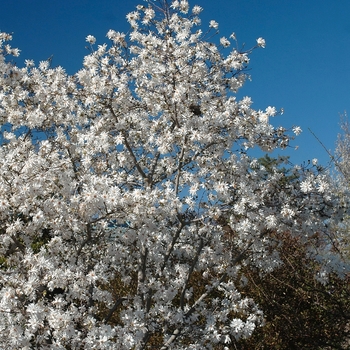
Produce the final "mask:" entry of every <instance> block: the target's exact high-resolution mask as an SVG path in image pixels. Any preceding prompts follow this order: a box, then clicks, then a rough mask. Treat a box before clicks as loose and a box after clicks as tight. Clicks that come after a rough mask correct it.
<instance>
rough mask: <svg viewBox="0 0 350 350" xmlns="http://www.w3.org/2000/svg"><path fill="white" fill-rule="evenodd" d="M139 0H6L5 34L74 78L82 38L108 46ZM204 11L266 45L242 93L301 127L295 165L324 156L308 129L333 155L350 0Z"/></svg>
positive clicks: (342, 103) (1, 17)
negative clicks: (111, 32) (110, 34)
mask: <svg viewBox="0 0 350 350" xmlns="http://www.w3.org/2000/svg"><path fill="white" fill-rule="evenodd" d="M139 3H141V4H142V3H143V1H142V0H128V1H126V0H79V1H78V0H61V1H58V0H52V1H47V0H9V1H3V3H2V10H1V12H0V30H1V31H3V32H10V33H13V34H14V39H13V42H12V46H14V47H18V48H19V49H21V56H20V57H19V58H16V62H17V64H18V65H19V66H22V65H23V62H24V60H25V59H34V60H35V62H36V63H39V61H42V60H45V59H47V58H49V57H50V56H51V55H53V62H52V64H53V66H57V65H61V66H63V67H64V68H65V69H66V71H67V72H68V73H70V74H73V73H75V72H76V71H77V70H79V69H80V68H81V66H82V61H83V57H84V55H86V54H87V53H88V51H87V50H86V49H85V46H86V42H85V37H86V36H87V35H88V34H92V35H94V36H95V37H96V38H97V43H99V44H101V43H104V42H108V40H107V38H106V36H105V35H106V33H107V31H108V30H109V29H114V30H117V31H127V30H128V24H127V22H126V19H125V16H126V14H127V13H128V12H130V11H133V10H134V8H135V6H136V5H137V4H139ZM195 4H197V5H200V6H202V7H203V8H204V11H203V13H202V15H201V18H202V25H203V26H204V27H206V26H207V25H208V23H209V21H210V20H211V19H215V20H216V21H217V22H219V30H220V35H222V36H226V37H228V36H229V35H230V34H231V33H232V32H235V33H236V36H237V39H238V42H239V43H240V44H242V45H243V44H244V43H245V45H246V47H247V48H250V47H251V46H253V45H255V40H256V39H257V38H258V37H263V38H265V40H266V48H265V49H264V50H263V49H260V50H256V51H255V52H254V53H253V55H252V56H251V63H250V69H251V70H250V72H249V73H250V74H251V77H252V81H251V82H248V83H247V84H246V85H245V86H244V87H243V89H242V91H241V94H242V95H247V96H251V97H252V100H253V101H254V105H253V107H254V108H255V109H264V108H265V107H267V106H269V105H271V106H275V107H276V108H277V109H280V108H283V109H284V115H282V116H280V117H276V119H275V120H274V123H275V124H281V125H283V126H284V127H286V128H288V127H291V126H293V125H299V126H301V128H302V129H303V133H302V134H301V135H300V136H299V137H297V138H296V140H294V141H293V145H294V146H296V145H298V146H299V148H298V150H297V151H294V150H293V149H289V150H287V151H285V152H281V153H280V154H283V155H284V154H285V155H287V154H289V155H290V156H291V161H292V162H293V163H297V164H300V163H302V162H303V161H306V162H307V161H308V160H309V159H313V158H318V159H319V160H320V163H321V164H323V165H326V163H327V162H328V161H329V157H328V156H327V153H326V151H325V150H324V149H323V148H322V146H321V145H320V144H319V143H318V141H317V140H316V139H315V138H314V137H313V136H312V135H311V133H310V132H309V131H308V128H311V129H312V131H313V132H314V133H315V134H316V135H317V136H318V138H319V139H320V140H322V142H323V144H324V145H325V146H326V148H327V149H329V150H334V147H335V141H336V138H337V134H338V132H339V131H340V128H339V121H340V115H341V114H343V113H344V111H349V113H350V99H349V95H350V21H349V16H350V1H348V0H323V1H322V0H307V1H302V0H215V1H213V0H197V1H191V0H190V5H192V6H193V5H195Z"/></svg>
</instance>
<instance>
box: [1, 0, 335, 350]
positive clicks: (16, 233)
mask: <svg viewBox="0 0 350 350" xmlns="http://www.w3.org/2000/svg"><path fill="white" fill-rule="evenodd" d="M164 3H166V2H164ZM150 4H151V2H150ZM201 10H202V9H201V8H200V7H199V6H195V7H194V8H193V10H192V12H190V8H189V4H188V2H187V1H185V0H181V1H173V2H172V5H171V7H170V8H164V9H162V10H160V9H159V8H157V6H154V7H152V6H151V7H149V8H145V7H143V6H139V7H138V8H137V10H136V11H134V12H132V13H130V14H129V15H128V16H127V20H128V21H129V23H130V25H131V27H132V29H131V32H130V34H129V35H128V36H127V35H126V34H123V33H120V32H116V31H113V30H110V31H109V32H108V33H107V37H108V38H109V39H110V40H111V42H112V45H111V47H108V46H107V45H100V46H98V48H97V49H96V50H93V51H92V52H91V53H90V54H89V55H88V56H86V57H85V58H84V63H83V68H82V69H81V70H80V71H79V72H78V73H77V74H76V75H74V76H69V75H67V74H66V73H65V71H64V69H62V68H61V67H58V68H52V67H50V65H49V63H48V62H42V63H40V64H39V67H36V66H35V65H34V63H33V62H32V61H30V60H28V61H26V66H25V67H24V68H19V67H17V66H15V65H13V64H12V63H11V61H10V60H9V61H7V60H6V58H5V56H6V55H8V54H12V55H17V53H18V51H17V50H15V49H10V48H9V47H8V46H7V44H6V40H9V39H10V36H9V35H7V34H4V33H1V34H0V45H1V46H0V118H1V125H5V126H6V128H7V132H6V133H4V135H3V136H4V138H3V143H2V145H1V147H0V157H1V163H0V189H1V191H0V219H1V221H0V222H1V225H0V330H1V331H0V344H1V347H3V348H6V349H32V348H38V349H57V350H58V349H67V348H70V349H121V350H122V349H126V350H127V349H132V348H135V349H144V348H148V345H149V344H150V343H151V342H152V344H153V345H152V346H154V347H156V348H160V349H167V348H172V349H185V348H186V349H188V348H191V349H204V348H212V347H214V346H216V345H217V344H221V345H220V346H221V347H222V346H224V345H225V344H229V343H230V342H231V341H233V340H235V339H240V338H244V337H248V336H250V335H251V334H252V332H253V330H254V328H255V327H256V326H257V325H259V324H261V323H262V320H263V317H262V316H263V315H262V313H261V311H260V310H259V308H258V307H257V305H255V304H254V301H253V300H250V299H249V298H247V297H246V296H244V295H241V294H240V293H239V292H238V291H237V289H236V287H237V286H238V285H239V283H240V282H239V281H240V280H242V278H243V277H244V276H241V275H240V274H239V270H240V267H241V265H242V264H248V263H252V264H259V266H260V267H261V268H263V269H265V270H266V271H270V270H271V269H273V268H274V266H277V264H278V256H277V254H276V252H275V247H276V239H272V238H271V237H270V236H269V234H270V232H271V231H277V232H282V231H283V230H285V231H288V232H289V231H291V232H292V233H293V234H300V235H302V236H303V237H307V236H310V237H311V233H312V232H316V231H317V232H320V235H322V234H324V236H325V237H327V235H326V227H325V217H326V215H328V212H327V210H330V209H329V208H330V207H331V205H330V203H331V195H330V194H329V191H328V185H327V182H326V179H325V178H322V177H319V176H317V175H316V174H314V175H312V174H310V175H308V177H305V178H303V179H302V180H301V183H300V182H298V181H297V180H295V178H293V181H292V180H291V181H290V182H288V181H287V184H286V181H284V178H283V176H282V175H281V174H280V173H279V172H277V171H274V170H272V171H271V172H270V173H268V172H267V171H266V169H264V168H263V167H262V166H260V165H259V164H258V162H256V161H252V159H250V158H249V157H248V156H247V155H246V154H245V151H244V152H242V153H240V152H237V151H236V150H239V149H243V150H247V149H250V148H253V147H255V146H259V147H262V148H264V147H265V148H267V149H269V150H273V149H275V148H277V147H284V145H285V144H286V141H288V139H289V138H288V135H286V133H285V129H283V128H277V129H276V128H274V127H273V126H272V125H271V124H269V121H268V118H269V117H271V116H274V115H275V114H276V110H275V108H274V107H267V108H266V110H265V111H264V112H262V111H255V110H254V109H252V101H251V99H250V98H249V97H245V98H243V99H242V100H237V99H236V98H235V97H234V96H235V95H234V93H235V92H236V91H237V90H238V89H239V88H240V87H241V86H242V85H243V83H244V81H245V79H246V76H245V74H244V68H245V67H246V66H247V64H248V62H249V53H250V51H248V52H238V51H237V50H235V49H233V50H232V51H231V52H230V53H228V55H227V56H224V54H223V53H222V52H221V50H220V49H219V47H218V46H216V45H215V44H213V43H212V42H207V41H205V40H203V37H202V34H201V32H200V31H197V30H194V29H193V28H194V27H195V26H197V25H198V23H199V22H198V19H197V17H196V15H197V14H198V13H200V12H201ZM144 26H146V28H147V30H144V29H143V28H144ZM210 27H212V28H214V29H217V28H218V24H217V23H216V22H215V21H211V22H210ZM150 28H151V29H150ZM231 38H233V39H234V40H235V37H234V36H231ZM86 41H87V42H88V43H90V44H91V45H94V44H95V41H96V39H95V38H94V37H93V36H91V35H89V36H87V37H86ZM220 44H221V45H222V46H224V47H227V46H229V41H228V39H226V38H225V37H223V38H222V39H221V41H220ZM258 46H261V47H264V46H265V41H264V40H263V39H261V38H259V39H258ZM223 51H225V50H223ZM294 131H298V130H297V129H295V130H294ZM252 164H253V166H252ZM300 176H301V175H300ZM223 213H226V214H227V217H228V218H229V220H228V221H229V222H228V223H226V224H225V225H221V224H220V222H221V221H220V218H221V216H222V215H223ZM179 335H181V336H179Z"/></svg>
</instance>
